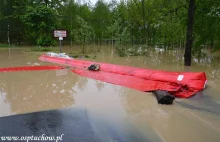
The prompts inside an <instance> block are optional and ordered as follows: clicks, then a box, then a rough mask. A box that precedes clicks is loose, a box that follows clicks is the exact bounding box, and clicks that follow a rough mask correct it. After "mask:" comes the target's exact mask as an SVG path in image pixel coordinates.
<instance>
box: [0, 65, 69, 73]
mask: <svg viewBox="0 0 220 142" xmlns="http://www.w3.org/2000/svg"><path fill="white" fill-rule="evenodd" d="M64 68H65V67H63V66H22V67H6V68H0V72H11V71H36V70H59V69H64Z"/></svg>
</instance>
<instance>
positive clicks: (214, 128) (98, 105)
mask: <svg viewBox="0 0 220 142" xmlns="http://www.w3.org/2000/svg"><path fill="white" fill-rule="evenodd" d="M99 48H100V47H99ZM100 49H101V51H100V52H98V53H96V54H97V58H96V59H89V60H93V61H101V62H107V63H113V64H120V65H129V66H135V67H146V68H150V69H160V70H169V71H197V72H199V71H205V72H206V75H207V78H208V86H207V88H206V89H205V90H204V91H202V92H201V93H200V94H198V95H196V96H194V97H193V98H191V99H176V102H174V104H173V105H171V106H163V105H158V104H157V101H156V99H155V98H154V96H153V95H152V94H151V93H144V92H139V91H135V90H132V89H128V88H124V87H120V86H117V85H112V84H108V83H104V82H100V81H96V80H92V79H88V78H85V77H80V76H78V75H76V74H74V73H72V72H71V71H70V70H69V69H65V70H60V71H37V72H16V73H13V72H11V73H1V74H0V116H7V115H13V114H21V113H27V112H34V111H41V110H49V109H57V108H66V107H72V106H79V107H86V108H87V109H88V111H89V112H90V113H91V115H92V117H93V119H97V118H96V117H98V116H102V117H103V118H105V119H106V120H108V121H112V122H114V123H115V124H117V125H120V124H122V123H124V122H130V123H131V124H132V126H131V127H134V128H135V130H136V131H139V132H140V133H142V134H143V135H146V136H147V137H150V139H152V141H157V140H161V141H169V142H176V141H178V142H181V141H183V142H185V141H193V142H203V141H204V142H206V141H220V121H219V120H220V117H219V114H220V111H219V110H220V97H219V94H220V89H219V88H220V81H219V80H220V64H219V61H220V58H219V56H214V55H208V56H206V57H203V58H200V59H198V58H193V64H192V67H184V66H183V50H168V51H165V50H160V49H156V50H147V52H146V54H145V55H144V56H131V57H119V56H117V55H116V54H114V48H112V47H107V46H105V47H101V48H100ZM75 50H76V49H75V48H73V49H71V48H66V49H64V51H66V52H74V51H75ZM40 54H41V53H24V52H22V51H21V50H18V49H16V50H11V55H10V58H9V55H8V52H7V50H1V52H0V59H1V62H0V67H9V66H25V65H51V63H47V62H41V61H39V60H38V57H39V56H40ZM86 60H88V59H86ZM97 120H98V119H97ZM93 123H94V125H95V126H97V127H98V128H100V129H104V128H102V126H101V125H98V124H99V123H98V121H95V120H94V122H93ZM120 127H122V128H123V129H127V128H126V127H125V126H123V125H120ZM122 128H121V129H122ZM109 129H110V128H109ZM123 129H122V130H123ZM97 131H98V130H97Z"/></svg>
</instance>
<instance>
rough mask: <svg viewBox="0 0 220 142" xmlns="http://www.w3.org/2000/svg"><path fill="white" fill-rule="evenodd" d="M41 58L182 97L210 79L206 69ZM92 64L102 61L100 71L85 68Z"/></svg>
mask: <svg viewBox="0 0 220 142" xmlns="http://www.w3.org/2000/svg"><path fill="white" fill-rule="evenodd" d="M39 59H40V60H42V61H48V62H53V63H58V64H65V65H69V66H72V67H75V68H76V69H73V70H72V71H73V72H74V73H76V74H79V75H81V76H85V77H89V78H93V79H96V80H100V81H104V82H108V83H112V84H116V85H121V86H125V87H128V88H132V89H136V90H140V91H145V92H152V91H156V90H164V91H168V92H169V93H170V94H172V95H174V96H175V97H180V98H188V97H191V96H193V95H194V94H195V93H196V92H199V91H201V90H203V89H204V87H205V85H206V81H207V79H206V75H205V72H170V71H161V70H150V69H145V68H136V67H129V66H120V65H114V64H107V63H100V62H92V61H84V60H75V59H68V58H60V57H52V56H48V55H46V54H43V55H42V56H40V57H39ZM91 64H99V65H100V71H88V70H85V68H88V67H89V66H90V65H91Z"/></svg>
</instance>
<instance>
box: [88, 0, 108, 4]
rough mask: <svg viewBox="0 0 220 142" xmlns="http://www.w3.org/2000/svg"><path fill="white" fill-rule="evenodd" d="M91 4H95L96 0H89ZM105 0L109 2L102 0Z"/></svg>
mask: <svg viewBox="0 0 220 142" xmlns="http://www.w3.org/2000/svg"><path fill="white" fill-rule="evenodd" d="M90 1H91V3H92V4H95V3H96V2H97V1H98V0H90ZM104 1H105V2H110V1H111V0H104Z"/></svg>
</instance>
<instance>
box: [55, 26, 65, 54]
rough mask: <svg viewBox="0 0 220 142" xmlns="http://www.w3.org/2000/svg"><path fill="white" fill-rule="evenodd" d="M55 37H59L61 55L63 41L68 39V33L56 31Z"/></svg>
mask: <svg viewBox="0 0 220 142" xmlns="http://www.w3.org/2000/svg"><path fill="white" fill-rule="evenodd" d="M54 37H59V41H60V53H61V52H62V49H61V40H63V37H66V31H62V30H55V31H54Z"/></svg>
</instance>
